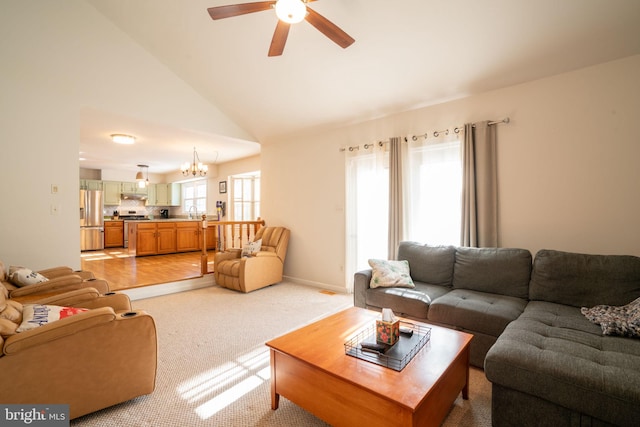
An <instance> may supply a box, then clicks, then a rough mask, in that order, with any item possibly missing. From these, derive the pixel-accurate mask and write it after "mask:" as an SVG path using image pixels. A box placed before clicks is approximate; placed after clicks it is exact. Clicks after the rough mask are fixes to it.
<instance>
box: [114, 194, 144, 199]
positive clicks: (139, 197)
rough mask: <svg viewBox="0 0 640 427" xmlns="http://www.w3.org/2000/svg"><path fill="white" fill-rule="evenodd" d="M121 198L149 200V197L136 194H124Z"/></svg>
mask: <svg viewBox="0 0 640 427" xmlns="http://www.w3.org/2000/svg"><path fill="white" fill-rule="evenodd" d="M120 198H121V199H122V200H147V195H146V194H136V193H122V194H120Z"/></svg>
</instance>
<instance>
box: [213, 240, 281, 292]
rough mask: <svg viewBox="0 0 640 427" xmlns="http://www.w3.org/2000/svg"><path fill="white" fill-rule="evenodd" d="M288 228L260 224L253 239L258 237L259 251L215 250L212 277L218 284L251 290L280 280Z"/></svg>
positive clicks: (239, 289) (243, 290)
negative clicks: (248, 254) (250, 252)
mask: <svg viewBox="0 0 640 427" xmlns="http://www.w3.org/2000/svg"><path fill="white" fill-rule="evenodd" d="M289 236H290V231H289V230H288V229H286V228H284V227H262V228H260V229H259V230H258V232H257V233H256V235H255V237H254V242H255V241H258V240H262V246H261V248H260V251H259V252H256V253H255V254H253V255H251V256H242V250H241V249H231V250H227V251H225V252H218V253H216V255H215V257H214V259H215V261H214V277H215V279H216V283H217V284H218V285H220V286H222V287H225V288H229V289H235V290H237V291H241V292H251V291H253V290H256V289H260V288H264V287H265V286H269V285H273V284H274V283H278V282H281V281H282V272H283V270H284V259H285V257H286V256H287V246H288V245H289Z"/></svg>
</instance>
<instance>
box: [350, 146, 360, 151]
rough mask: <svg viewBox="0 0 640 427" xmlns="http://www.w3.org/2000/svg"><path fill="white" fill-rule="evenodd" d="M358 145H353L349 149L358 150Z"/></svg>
mask: <svg viewBox="0 0 640 427" xmlns="http://www.w3.org/2000/svg"><path fill="white" fill-rule="evenodd" d="M359 149H360V146H359V145H356V146H355V147H349V151H355V150H359Z"/></svg>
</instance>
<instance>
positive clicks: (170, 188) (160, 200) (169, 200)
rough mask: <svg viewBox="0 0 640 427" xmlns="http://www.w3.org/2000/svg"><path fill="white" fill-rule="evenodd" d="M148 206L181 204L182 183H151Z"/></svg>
mask: <svg viewBox="0 0 640 427" xmlns="http://www.w3.org/2000/svg"><path fill="white" fill-rule="evenodd" d="M147 194H148V198H147V206H180V184H150V185H149V187H148V193H147Z"/></svg>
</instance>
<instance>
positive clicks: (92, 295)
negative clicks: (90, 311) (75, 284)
mask: <svg viewBox="0 0 640 427" xmlns="http://www.w3.org/2000/svg"><path fill="white" fill-rule="evenodd" d="M99 296H100V293H99V292H98V291H97V290H96V289H94V288H82V289H76V290H73V291H69V292H63V293H61V294H56V295H51V296H47V297H43V298H38V299H30V300H29V304H45V305H60V306H65V307H82V306H81V305H79V304H82V303H84V302H87V301H93V300H94V299H96V298H98V297H99Z"/></svg>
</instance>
